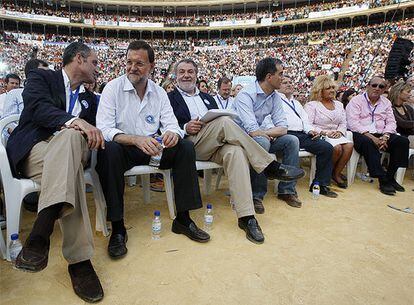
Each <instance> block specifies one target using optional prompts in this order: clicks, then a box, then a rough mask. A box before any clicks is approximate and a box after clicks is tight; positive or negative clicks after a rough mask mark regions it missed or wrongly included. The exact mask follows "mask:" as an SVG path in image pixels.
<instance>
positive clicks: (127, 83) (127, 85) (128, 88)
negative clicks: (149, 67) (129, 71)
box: [123, 74, 153, 96]
mask: <svg viewBox="0 0 414 305" xmlns="http://www.w3.org/2000/svg"><path fill="white" fill-rule="evenodd" d="M124 77H125V80H124V88H123V90H124V91H131V90H135V87H134V85H133V84H132V83H131V81H130V80H129V78H128V76H127V75H126V74H125V75H124ZM152 91H153V88H152V84H151V82H150V81H149V80H147V88H146V89H145V93H144V96H145V95H146V94H147V93H149V92H152Z"/></svg>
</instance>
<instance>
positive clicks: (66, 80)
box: [62, 69, 85, 93]
mask: <svg viewBox="0 0 414 305" xmlns="http://www.w3.org/2000/svg"><path fill="white" fill-rule="evenodd" d="M62 75H63V84H64V86H65V88H66V89H68V90H69V91H71V90H72V89H71V88H70V79H69V76H68V74H67V73H66V71H65V69H62ZM83 92H85V87H84V86H83V84H81V85H80V87H79V93H83Z"/></svg>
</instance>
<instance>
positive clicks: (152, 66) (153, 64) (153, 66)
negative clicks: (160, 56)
mask: <svg viewBox="0 0 414 305" xmlns="http://www.w3.org/2000/svg"><path fill="white" fill-rule="evenodd" d="M154 68H155V62H153V63H151V72H152V71H154Z"/></svg>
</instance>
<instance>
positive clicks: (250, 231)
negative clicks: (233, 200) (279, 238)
mask: <svg viewBox="0 0 414 305" xmlns="http://www.w3.org/2000/svg"><path fill="white" fill-rule="evenodd" d="M239 228H240V229H242V230H244V231H245V232H246V238H247V239H248V240H250V241H251V242H253V243H255V244H263V242H264V236H263V232H262V229H261V228H260V226H259V224H258V223H257V220H256V219H255V218H251V219H249V220H248V221H243V220H241V219H239Z"/></svg>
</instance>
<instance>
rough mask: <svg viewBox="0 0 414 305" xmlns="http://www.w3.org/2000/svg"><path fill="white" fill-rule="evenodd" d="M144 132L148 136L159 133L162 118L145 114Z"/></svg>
mask: <svg viewBox="0 0 414 305" xmlns="http://www.w3.org/2000/svg"><path fill="white" fill-rule="evenodd" d="M143 127H144V132H145V133H146V134H148V135H153V134H155V133H157V131H158V129H159V127H160V118H159V116H158V115H154V114H145V115H144V122H143Z"/></svg>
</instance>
